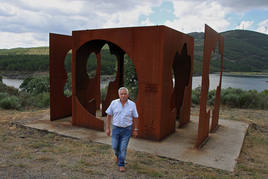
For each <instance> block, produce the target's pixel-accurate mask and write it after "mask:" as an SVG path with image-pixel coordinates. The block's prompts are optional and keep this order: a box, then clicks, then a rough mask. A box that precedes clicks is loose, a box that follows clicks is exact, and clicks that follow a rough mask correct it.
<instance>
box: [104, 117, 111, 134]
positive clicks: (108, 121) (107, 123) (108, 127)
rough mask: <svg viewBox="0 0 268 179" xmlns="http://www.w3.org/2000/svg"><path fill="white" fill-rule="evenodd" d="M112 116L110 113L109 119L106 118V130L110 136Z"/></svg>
mask: <svg viewBox="0 0 268 179" xmlns="http://www.w3.org/2000/svg"><path fill="white" fill-rule="evenodd" d="M111 118H112V116H111V115H109V114H108V115H107V119H106V131H105V132H106V135H107V136H110V133H111V131H110V125H111Z"/></svg>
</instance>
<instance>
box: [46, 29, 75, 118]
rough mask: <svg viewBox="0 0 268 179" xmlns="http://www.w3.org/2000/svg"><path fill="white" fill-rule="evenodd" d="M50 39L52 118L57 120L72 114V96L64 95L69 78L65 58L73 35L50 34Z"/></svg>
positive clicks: (70, 47) (70, 46)
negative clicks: (65, 67)
mask: <svg viewBox="0 0 268 179" xmlns="http://www.w3.org/2000/svg"><path fill="white" fill-rule="evenodd" d="M49 39H50V40H49V76H50V120H56V119H59V118H62V117H65V116H70V115H71V114H72V97H71V96H70V97H66V96H65V95H64V85H65V83H66V80H67V73H66V71H65V69H64V60H65V56H66V55H67V53H68V51H69V50H71V49H72V37H71V36H66V35H59V34H50V37H49ZM59 49H60V50H59Z"/></svg>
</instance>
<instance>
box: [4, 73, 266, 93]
mask: <svg viewBox="0 0 268 179" xmlns="http://www.w3.org/2000/svg"><path fill="white" fill-rule="evenodd" d="M219 78H220V76H219V75H218V74H210V75H209V80H210V85H209V90H213V89H216V87H217V85H218V84H219ZM201 80H202V77H201V76H194V77H193V84H192V88H193V89H194V88H196V87H198V86H201ZM22 82H23V80H21V79H8V78H3V83H4V84H6V85H8V86H13V87H15V88H19V86H20V85H21V83H22ZM107 85H108V83H107V82H105V81H104V82H102V83H101V87H102V88H103V87H105V86H107ZM228 87H232V88H241V89H243V90H257V91H258V92H261V91H263V90H265V89H266V90H268V76H262V77H256V76H223V77H222V88H228Z"/></svg>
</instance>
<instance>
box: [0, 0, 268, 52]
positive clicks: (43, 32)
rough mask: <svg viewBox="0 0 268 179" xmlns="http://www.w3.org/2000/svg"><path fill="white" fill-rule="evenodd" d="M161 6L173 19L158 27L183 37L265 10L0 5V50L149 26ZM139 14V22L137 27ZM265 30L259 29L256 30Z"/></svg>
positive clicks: (205, 0)
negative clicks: (52, 37) (80, 33)
mask: <svg viewBox="0 0 268 179" xmlns="http://www.w3.org/2000/svg"><path fill="white" fill-rule="evenodd" d="M164 1H169V2H171V3H172V4H173V5H174V12H173V13H174V15H175V19H174V20H169V21H166V22H165V23H164V25H167V26H170V27H171V28H174V29H177V30H179V31H182V32H185V33H188V32H193V31H203V29H204V24H205V23H206V24H208V25H209V26H211V27H212V28H213V29H215V30H216V31H219V32H221V31H225V30H228V26H230V22H229V21H228V18H227V14H228V13H230V12H233V13H234V12H235V13H237V10H241V9H242V10H241V13H242V14H243V12H242V11H246V10H247V8H259V7H262V8H264V9H265V8H266V9H268V1H267V0H255V1H252V0H188V1H185V0H146V1H137V0H125V1H122V0H113V1H111V0H101V1H99V0H90V1H89V0H8V1H7V0H0V37H1V40H0V41H1V42H0V46H1V47H0V48H13V47H18V46H27V47H29V46H31V45H32V46H40V45H45V44H48V34H49V32H53V33H60V34H67V35H70V34H71V32H72V31H73V30H84V29H98V28H110V27H125V26H138V25H155V24H154V23H153V22H152V21H150V15H151V14H152V13H153V10H152V8H153V7H159V6H160V5H161V3H163V2H164ZM225 6H226V7H225ZM239 8H240V9H239ZM165 10H167V11H168V10H169V11H170V10H172V9H165ZM239 12H240V11H239ZM171 14H172V12H171ZM142 15H144V16H145V20H143V21H142V22H139V20H140V17H141V16H142ZM245 25H247V24H244V28H245ZM265 27H266V29H267V25H266V26H265V25H259V31H264V32H265V31H266V30H265ZM26 37H27V38H26ZM2 39H3V40H2ZM7 39H9V40H7ZM27 39H30V40H27ZM20 40H21V41H20ZM38 43H40V45H38ZM23 44H24V45H23Z"/></svg>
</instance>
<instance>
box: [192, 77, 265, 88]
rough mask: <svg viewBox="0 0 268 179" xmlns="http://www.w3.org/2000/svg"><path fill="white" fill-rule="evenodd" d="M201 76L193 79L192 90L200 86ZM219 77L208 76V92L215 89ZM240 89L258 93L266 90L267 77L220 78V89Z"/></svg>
mask: <svg viewBox="0 0 268 179" xmlns="http://www.w3.org/2000/svg"><path fill="white" fill-rule="evenodd" d="M201 80H202V77H201V76H195V77H193V85H192V88H193V89H194V88H196V87H198V86H201ZM219 80H220V75H218V74H210V75H209V82H210V84H209V90H212V89H216V87H217V85H218V84H219ZM228 87H232V88H241V89H243V90H257V91H258V92H260V91H263V90H265V89H267V90H268V76H267V77H256V76H254V77H253V76H252V77H249V76H222V88H228Z"/></svg>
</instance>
